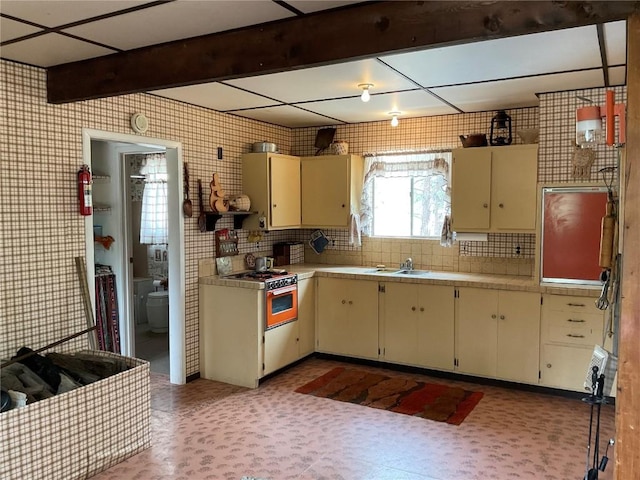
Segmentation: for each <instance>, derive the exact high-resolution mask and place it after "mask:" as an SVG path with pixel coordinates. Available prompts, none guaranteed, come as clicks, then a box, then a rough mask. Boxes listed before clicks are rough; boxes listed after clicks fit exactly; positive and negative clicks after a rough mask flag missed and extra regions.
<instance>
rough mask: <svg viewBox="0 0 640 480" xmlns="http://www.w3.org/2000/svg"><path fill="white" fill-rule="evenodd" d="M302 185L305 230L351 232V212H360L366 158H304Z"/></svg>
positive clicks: (349, 156) (334, 156) (348, 156)
mask: <svg viewBox="0 0 640 480" xmlns="http://www.w3.org/2000/svg"><path fill="white" fill-rule="evenodd" d="M301 181H302V183H301V185H302V189H301V190H302V226H303V227H314V228H321V227H325V228H326V227H334V228H347V227H349V225H350V214H351V212H352V211H353V212H356V213H359V212H360V197H361V195H362V181H363V159H362V157H360V156H358V155H322V156H317V157H302V158H301Z"/></svg>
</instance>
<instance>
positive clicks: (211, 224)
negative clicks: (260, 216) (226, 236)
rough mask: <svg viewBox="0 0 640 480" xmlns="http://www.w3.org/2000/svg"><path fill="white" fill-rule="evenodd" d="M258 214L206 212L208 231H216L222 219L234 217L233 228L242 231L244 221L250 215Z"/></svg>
mask: <svg viewBox="0 0 640 480" xmlns="http://www.w3.org/2000/svg"><path fill="white" fill-rule="evenodd" d="M256 213H258V212H205V215H206V231H207V232H211V231H213V230H215V229H216V223H218V220H220V219H221V218H222V217H233V228H234V229H236V230H240V229H241V228H242V223H243V222H244V219H245V218H247V217H248V216H249V215H255V214H256Z"/></svg>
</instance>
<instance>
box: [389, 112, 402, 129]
mask: <svg viewBox="0 0 640 480" xmlns="http://www.w3.org/2000/svg"><path fill="white" fill-rule="evenodd" d="M389 115H392V117H391V126H392V127H397V126H398V124H399V123H400V122H399V121H398V115H400V112H389Z"/></svg>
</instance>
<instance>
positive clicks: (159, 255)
mask: <svg viewBox="0 0 640 480" xmlns="http://www.w3.org/2000/svg"><path fill="white" fill-rule="evenodd" d="M161 261H162V250H160V249H159V248H156V262H161Z"/></svg>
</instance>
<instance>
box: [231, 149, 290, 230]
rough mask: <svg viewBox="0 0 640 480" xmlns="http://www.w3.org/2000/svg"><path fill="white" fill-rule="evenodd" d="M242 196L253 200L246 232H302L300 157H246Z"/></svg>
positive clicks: (255, 154) (244, 158)
mask: <svg viewBox="0 0 640 480" xmlns="http://www.w3.org/2000/svg"><path fill="white" fill-rule="evenodd" d="M242 193H244V194H246V195H248V196H249V198H250V199H251V210H252V211H256V212H258V213H257V215H250V216H248V217H247V218H246V220H245V221H244V223H243V228H244V229H245V230H256V229H262V230H279V229H288V228H300V215H301V214H300V157H294V156H291V155H281V154H276V153H247V154H245V155H243V156H242Z"/></svg>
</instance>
